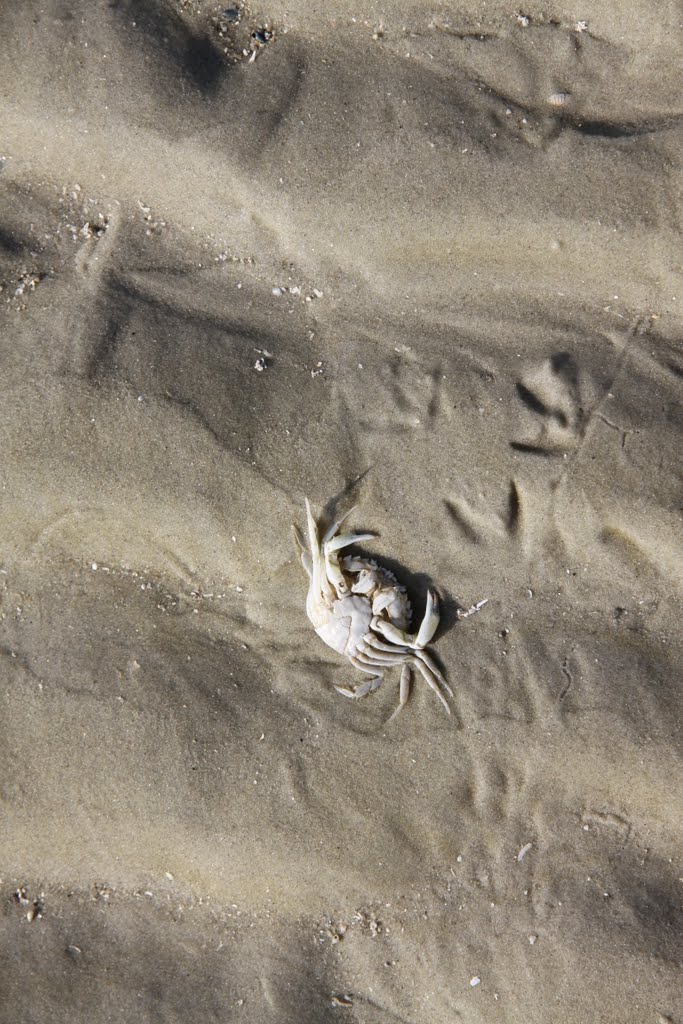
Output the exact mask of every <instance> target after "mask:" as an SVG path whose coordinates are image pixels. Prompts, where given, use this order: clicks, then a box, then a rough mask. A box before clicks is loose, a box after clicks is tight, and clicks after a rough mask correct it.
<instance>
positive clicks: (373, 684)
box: [334, 658, 383, 700]
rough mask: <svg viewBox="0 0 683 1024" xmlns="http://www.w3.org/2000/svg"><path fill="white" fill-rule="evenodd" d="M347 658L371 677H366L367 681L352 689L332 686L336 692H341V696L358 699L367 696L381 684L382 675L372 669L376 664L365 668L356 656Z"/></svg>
mask: <svg viewBox="0 0 683 1024" xmlns="http://www.w3.org/2000/svg"><path fill="white" fill-rule="evenodd" d="M349 660H350V661H351V663H352V664H353V665H355V666H356V668H357V669H360V671H361V672H367V674H368V675H370V676H372V679H368V680H367V682H365V683H361V684H360V686H356V687H355V689H353V690H351V689H349V687H347V686H335V687H334V688H335V690H336V691H337V693H341V695H342V697H351V699H352V700H360V698H361V697H367V695H368V694H369V693H372V692H373V690H376V689H377V688H378V687H379V686H381V685H382V679H383V676H382V673H381V672H375V671H373V668H376V667H377V666H373V668H367V667H366V666H365V665H363V664H361V663H360V662H359V661H358V659H357V658H350V659H349Z"/></svg>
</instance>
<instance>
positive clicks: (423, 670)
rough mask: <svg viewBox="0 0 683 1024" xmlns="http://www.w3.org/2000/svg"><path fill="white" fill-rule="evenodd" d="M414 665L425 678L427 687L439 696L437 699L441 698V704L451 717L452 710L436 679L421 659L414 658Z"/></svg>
mask: <svg viewBox="0 0 683 1024" xmlns="http://www.w3.org/2000/svg"><path fill="white" fill-rule="evenodd" d="M413 664H414V665H415V666H416V668H417V669H419V671H420V672H421V673H422V676H423V677H424V679H425V681H426V683H427V685H428V686H429V687H431V689H432V690H433V691H434V693H435V694H436V695H437V697H438V698H439V700H440V701H441V703H442V704H443V706H444V707H445V709H446V713H447V714H449V715H450V713H451V709H450V708H449V706H448V701H447V700H446V698H445V697H444V695H443V694H442V692H441V690H440V689H439V686H438V683H437V681H436V678H435V677H434V676H433V675H432V673H431V671H430V669H429V668H428V667H427V666H426V665H425V663H424V662H423V661H421V660H420V659H419V658H413Z"/></svg>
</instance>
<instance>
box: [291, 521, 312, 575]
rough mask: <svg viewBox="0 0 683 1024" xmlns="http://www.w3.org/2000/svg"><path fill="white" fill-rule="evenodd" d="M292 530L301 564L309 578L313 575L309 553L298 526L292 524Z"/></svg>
mask: <svg viewBox="0 0 683 1024" xmlns="http://www.w3.org/2000/svg"><path fill="white" fill-rule="evenodd" d="M292 530H293V532H294V540H295V542H296V547H297V551H298V552H299V558H300V559H301V564H302V565H303V567H304V569H305V570H306V572H307V573H308V576H309V578H310V577H312V576H313V563H312V562H311V556H310V555H309V553H308V551H307V550H306V548H305V546H304V539H303V537H302V536H301V530H300V529H299V527H298V526H293V527H292Z"/></svg>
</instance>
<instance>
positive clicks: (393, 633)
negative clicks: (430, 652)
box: [372, 590, 439, 649]
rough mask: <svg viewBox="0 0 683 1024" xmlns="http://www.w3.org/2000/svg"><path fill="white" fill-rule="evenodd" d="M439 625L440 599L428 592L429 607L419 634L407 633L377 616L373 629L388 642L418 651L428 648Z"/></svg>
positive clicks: (373, 622) (431, 591) (374, 619)
mask: <svg viewBox="0 0 683 1024" xmlns="http://www.w3.org/2000/svg"><path fill="white" fill-rule="evenodd" d="M438 625H439V599H438V597H437V596H436V593H435V592H434V591H433V590H428V591H427V607H426V609H425V613H424V618H423V620H422V623H421V625H420V628H419V629H418V631H417V633H406V631H405V630H404V629H399V628H398V626H395V625H394V624H393V622H387V620H386V619H380V618H378V617H377V616H375V617H374V618H373V620H372V628H373V629H374V630H376V631H377V632H378V633H381V634H382V636H383V637H385V638H386V639H387V640H390V641H391V642H392V643H394V644H401V645H403V646H404V647H412V648H417V649H420V648H422V647H426V646H427V644H428V643H429V641H430V640H431V639H432V637H433V636H434V634H435V633H436V627H437V626H438Z"/></svg>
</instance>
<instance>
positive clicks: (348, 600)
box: [293, 498, 478, 721]
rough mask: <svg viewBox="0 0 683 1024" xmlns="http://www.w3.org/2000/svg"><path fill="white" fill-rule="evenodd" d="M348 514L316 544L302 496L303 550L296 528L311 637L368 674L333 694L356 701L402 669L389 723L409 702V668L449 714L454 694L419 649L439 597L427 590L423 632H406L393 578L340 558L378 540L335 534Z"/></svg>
mask: <svg viewBox="0 0 683 1024" xmlns="http://www.w3.org/2000/svg"><path fill="white" fill-rule="evenodd" d="M353 511H354V510H353V509H351V510H350V511H349V512H347V513H346V515H344V516H342V518H341V519H339V520H338V521H337V522H334V523H332V525H331V526H330V528H329V529H328V530H327V531H326V532H325V533H324V535H323V537H322V539H321V538H320V535H319V532H318V526H317V523H316V521H315V519H314V518H313V513H312V512H311V506H310V503H309V501H308V498H307V499H306V518H307V523H308V549H307V548H306V545H305V543H304V539H303V537H302V535H301V533H300V531H299V530H298V529H297V527H296V526H295V527H293V529H294V537H295V539H296V544H297V548H298V551H299V556H300V558H301V563H302V565H303V567H304V569H305V570H306V572H307V573H308V576H309V578H310V585H309V588H308V597H307V598H306V613H307V615H308V617H309V619H310V620H311V622H312V623H313V626H314V628H315V631H316V633H317V634H318V636H319V637H320V639H321V640H324V641H325V643H326V644H327V645H328V646H329V647H332V648H333V650H335V651H338V652H339V654H345V655H346V657H347V658H348V659H349V661H350V662H351V664H352V665H354V666H355V667H356V668H357V669H360V671H361V672H366V673H367V674H368V675H369V676H371V678H370V679H368V680H367V682H364V683H360V684H359V685H358V686H355V687H350V686H348V687H347V686H335V689H336V690H337V691H338V693H341V694H342V695H343V696H344V697H352V698H354V699H356V700H357V699H358V698H360V697H365V696H367V694H369V693H372V691H373V690H376V689H377V688H378V686H380V685H381V683H382V679H383V676H384V672H385V671H386V669H387V668H390V667H392V666H394V665H402V666H403V669H402V672H401V681H400V686H399V703H398V707H397V708H396V710H395V711H394V713H393V715H391V718H390V719H389V721H391V719H392V718H394V717H395V715H397V714H398V713H399V711H400V710H401V708H402V707H403V706H404V705H405V703H406V701H407V700H408V695H409V692H410V669H411V666H412V667H414V668H416V669H417V670H418V671H419V672H420V673H421V674H422V676H423V678H424V679H425V681H426V682H427V684H428V685H429V686H430V687H431V688H432V690H434V692H435V693H436V695H437V696H438V698H439V700H440V701H441V703H442V704H443V706H444V707H445V709H446V711H447V712H448V714H449V715H450V713H451V709H450V707H449V706H448V702H447V700H446V698H445V697H444V695H443V692H442V691H444V690H445V692H446V693H447V694H449V695H450V696H451V697H452V696H453V691H452V690H451V688H450V686H449V685H448V683H447V682H446V680H445V679H444V677H443V675H442V673H441V672H440V671H439V669H438V668H437V666H436V665H435V664H434V661H433V660H432V658H431V657H430V656H429V654H428V653H427V652H426V651H425V649H424V648H425V647H426V646H427V644H428V643H429V641H430V640H431V639H432V637H433V636H434V633H435V632H436V628H437V626H438V625H439V599H438V597H437V595H436V593H435V591H433V590H428V591H427V607H426V610H425V613H424V618H423V619H422V622H421V624H420V628H419V629H418V630H417V632H416V633H410V632H408V630H409V627H410V621H411V615H412V612H411V607H410V601H409V600H408V595H407V593H406V589H405V587H402V586H401V585H400V584H399V582H398V580H397V579H396V577H395V576H394V574H393V573H391V572H389V570H388V569H383V568H382V567H381V566H379V565H378V564H377V562H375V561H373V560H372V559H368V558H362V557H359V556H357V555H346V556H345V557H343V558H340V557H339V552H340V551H341V550H342V548H346V547H348V546H349V545H351V544H358V543H360V542H361V541H365V540H371V539H372V538H374V537H375V534H374V533H340V530H341V528H342V527H343V526H344V524H345V523H346V521H347V519H348V518H349V516H350V515H351V513H352V512H353ZM477 610H478V609H477Z"/></svg>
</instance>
